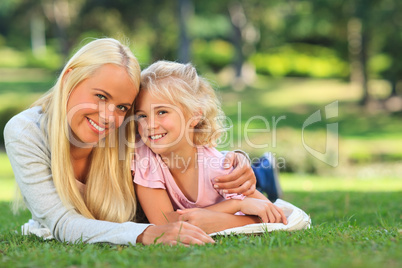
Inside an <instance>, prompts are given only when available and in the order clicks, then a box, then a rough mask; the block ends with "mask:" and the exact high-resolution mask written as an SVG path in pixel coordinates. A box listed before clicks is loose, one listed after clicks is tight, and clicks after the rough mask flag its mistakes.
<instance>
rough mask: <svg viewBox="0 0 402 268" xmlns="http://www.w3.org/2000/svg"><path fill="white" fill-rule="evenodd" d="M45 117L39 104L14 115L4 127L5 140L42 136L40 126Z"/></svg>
mask: <svg viewBox="0 0 402 268" xmlns="http://www.w3.org/2000/svg"><path fill="white" fill-rule="evenodd" d="M42 117H43V113H42V108H41V107H39V106H36V107H32V108H29V109H27V110H24V111H22V112H21V113H19V114H17V115H15V116H14V117H12V118H11V119H10V120H9V121H8V122H7V124H6V126H5V127H4V140H5V142H6V143H7V142H10V141H13V140H20V139H21V137H30V138H34V137H37V136H38V135H39V136H42V135H43V133H42V130H41V127H40V122H41V118H42Z"/></svg>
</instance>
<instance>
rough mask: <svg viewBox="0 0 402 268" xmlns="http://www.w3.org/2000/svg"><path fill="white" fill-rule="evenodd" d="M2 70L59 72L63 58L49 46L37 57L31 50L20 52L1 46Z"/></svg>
mask: <svg viewBox="0 0 402 268" xmlns="http://www.w3.org/2000/svg"><path fill="white" fill-rule="evenodd" d="M0 58H1V59H2V60H1V61H0V68H27V67H28V68H45V69H48V70H57V69H59V68H60V67H61V65H62V61H63V57H62V56H61V55H60V54H59V53H57V52H56V51H55V50H54V48H53V47H52V46H48V47H47V48H46V50H44V51H43V52H42V53H41V55H38V56H35V55H33V54H32V51H31V50H27V51H19V50H17V49H14V48H10V47H1V46H0Z"/></svg>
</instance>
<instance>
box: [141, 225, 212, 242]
mask: <svg viewBox="0 0 402 268" xmlns="http://www.w3.org/2000/svg"><path fill="white" fill-rule="evenodd" d="M137 243H142V244H144V245H150V244H159V243H161V244H167V245H186V246H187V245H192V244H197V245H204V244H205V243H215V241H214V240H213V239H212V238H211V237H210V236H208V235H207V234H206V233H205V232H204V231H202V230H201V229H200V228H198V227H196V226H194V225H192V224H190V223H187V222H182V221H178V222H173V223H169V224H165V225H151V226H149V227H148V228H147V229H145V231H144V232H143V233H142V234H140V235H139V236H138V238H137Z"/></svg>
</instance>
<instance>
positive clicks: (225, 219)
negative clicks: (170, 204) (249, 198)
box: [176, 208, 260, 234]
mask: <svg viewBox="0 0 402 268" xmlns="http://www.w3.org/2000/svg"><path fill="white" fill-rule="evenodd" d="M176 212H177V213H178V214H180V216H179V220H181V221H186V222H189V223H191V224H193V225H195V226H198V227H200V228H201V229H202V230H204V231H205V232H206V233H208V234H210V233H214V232H219V231H222V230H225V229H229V228H233V227H238V226H244V225H247V224H252V223H259V222H260V220H259V219H258V218H257V217H254V216H235V215H233V214H228V213H222V212H217V211H212V210H209V209H205V208H189V209H183V210H177V211H176Z"/></svg>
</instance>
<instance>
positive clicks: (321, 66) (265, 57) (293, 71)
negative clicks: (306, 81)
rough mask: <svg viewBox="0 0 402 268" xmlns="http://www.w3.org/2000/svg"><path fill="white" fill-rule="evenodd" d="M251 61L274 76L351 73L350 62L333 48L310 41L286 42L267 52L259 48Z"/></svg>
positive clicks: (260, 70) (317, 75)
mask: <svg viewBox="0 0 402 268" xmlns="http://www.w3.org/2000/svg"><path fill="white" fill-rule="evenodd" d="M250 61H251V62H252V63H253V64H254V65H255V66H256V70H257V72H259V73H263V74H270V75H272V76H274V77H283V76H301V77H315V78H329V77H338V78H346V77H347V76H348V75H349V73H348V64H347V62H345V61H343V60H342V59H340V58H339V57H338V56H337V55H336V52H335V51H334V50H332V49H328V48H325V47H320V46H314V45H307V44H292V45H285V46H282V47H279V48H276V49H271V50H268V51H267V52H266V53H262V52H258V53H256V54H254V55H253V56H251V58H250Z"/></svg>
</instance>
